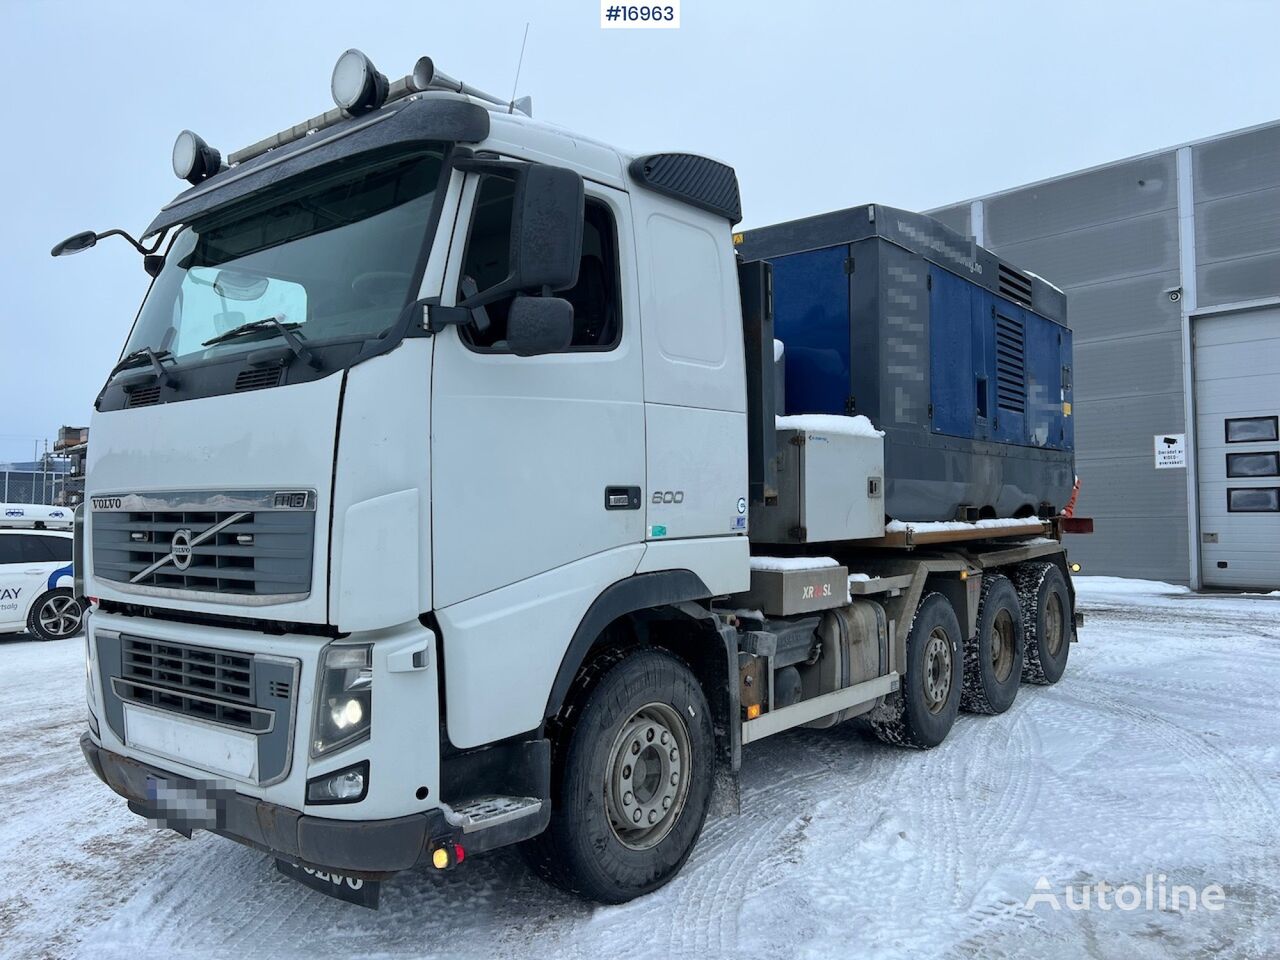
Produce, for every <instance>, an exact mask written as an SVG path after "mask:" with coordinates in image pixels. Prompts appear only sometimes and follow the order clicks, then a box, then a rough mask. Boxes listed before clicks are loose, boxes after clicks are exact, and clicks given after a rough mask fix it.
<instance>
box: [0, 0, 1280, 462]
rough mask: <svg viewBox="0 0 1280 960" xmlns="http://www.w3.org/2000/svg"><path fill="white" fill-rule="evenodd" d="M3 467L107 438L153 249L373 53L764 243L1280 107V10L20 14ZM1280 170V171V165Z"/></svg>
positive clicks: (161, 8) (223, 3) (9, 129)
mask: <svg viewBox="0 0 1280 960" xmlns="http://www.w3.org/2000/svg"><path fill="white" fill-rule="evenodd" d="M0 10H2V11H3V14H2V17H0V20H2V22H0V35H2V36H4V37H5V38H6V41H7V42H6V44H5V53H4V57H3V58H0V81H2V82H0V91H3V95H4V96H5V97H7V98H8V99H9V102H8V103H6V104H5V105H4V109H5V114H6V116H5V121H4V126H5V132H4V133H3V136H2V140H0V165H2V166H0V173H2V174H3V177H2V180H0V182H2V184H3V196H4V207H3V213H2V214H0V271H3V273H2V275H3V279H4V293H3V296H2V297H0V320H2V322H3V328H4V338H3V346H2V347H0V373H2V378H0V461H2V460H8V459H18V458H26V457H28V456H29V455H30V451H31V449H32V441H33V440H34V439H37V438H43V437H49V438H50V440H51V441H52V438H53V437H54V435H55V434H56V432H57V429H58V427H59V426H60V425H62V424H64V423H70V424H85V423H87V422H88V421H89V415H90V411H91V405H92V403H93V398H94V396H95V395H96V394H97V391H98V389H99V388H100V387H101V385H102V381H103V378H104V376H105V374H106V372H107V370H108V369H109V368H110V367H111V365H112V364H113V363H114V361H115V360H116V358H117V357H118V355H119V352H120V348H121V346H122V344H123V342H124V339H125V336H126V334H127V332H128V329H129V326H130V324H131V323H132V321H133V317H134V314H135V312H136V309H137V306H138V303H139V301H140V299H141V297H142V295H143V293H144V292H145V290H146V281H147V278H146V275H145V274H144V273H143V272H142V268H141V263H140V261H139V258H138V256H137V255H136V254H135V253H134V252H133V250H132V249H131V248H129V247H128V246H127V245H126V244H125V243H122V242H120V241H119V240H109V241H106V242H104V243H103V244H102V245H101V246H99V247H98V248H96V249H94V250H90V251H87V252H85V253H82V254H79V255H78V256H76V257H74V258H67V259H59V260H53V259H52V258H50V257H49V254H48V251H49V248H50V247H51V246H52V245H53V244H54V243H55V242H57V241H58V240H60V239H62V238H63V237H64V236H66V235H68V234H71V233H74V232H77V231H79V230H83V229H86V228H91V229H95V230H105V229H107V228H109V227H123V228H125V229H128V230H130V231H137V230H140V229H142V228H143V227H144V226H145V225H146V224H147V223H148V222H149V221H150V219H151V218H152V216H153V215H154V214H155V212H156V210H157V209H158V208H159V207H160V206H161V205H162V204H164V203H165V202H167V201H168V200H169V199H170V198H171V197H172V196H173V195H174V194H176V193H177V192H178V191H179V189H180V187H182V186H183V184H182V183H181V182H180V181H178V180H177V179H175V178H174V176H173V173H172V170H171V168H170V160H169V155H170V150H171V148H172V144H173V138H174V136H175V135H176V134H177V132H178V131H179V130H181V129H182V128H183V127H190V128H191V129H193V130H195V131H197V132H198V133H200V134H201V135H202V136H204V137H205V139H206V140H208V141H209V142H210V143H211V144H214V145H215V146H218V147H219V148H221V149H222V151H223V154H224V155H225V154H226V153H228V152H230V151H231V150H234V149H236V148H238V147H241V146H245V145H246V144H248V143H250V142H252V141H255V140H258V139H259V138H261V137H262V136H264V135H266V134H269V133H272V132H274V131H276V130H278V129H280V128H283V127H286V126H290V125H292V124H294V123H297V122H299V121H300V120H303V119H305V118H306V117H309V116H312V115H314V114H317V113H321V112H323V111H324V110H326V109H328V108H329V107H331V106H332V102H331V100H330V97H329V74H330V71H331V70H332V66H333V63H334V61H335V60H336V59H337V57H338V55H339V54H340V53H341V52H342V51H343V50H345V49H346V48H347V47H351V46H354V47H359V48H360V49H362V50H364V51H365V52H366V53H367V54H369V56H370V57H372V58H373V60H374V62H375V63H376V64H377V65H378V66H379V68H380V69H381V70H382V71H383V72H384V73H386V74H387V75H388V76H389V77H392V78H395V77H398V76H401V75H403V74H404V73H406V72H407V71H408V70H409V68H410V66H411V65H412V63H413V61H414V60H415V59H416V58H417V57H418V56H420V55H422V54H429V55H430V56H432V57H433V58H434V59H435V60H436V63H437V64H438V65H439V68H440V69H441V70H443V71H445V72H447V73H449V74H452V75H453V76H455V77H459V78H461V79H464V80H466V81H467V82H469V83H472V84H474V85H475V86H478V87H481V88H482V89H486V90H489V91H491V92H494V93H497V94H500V95H502V96H507V95H508V94H509V92H510V89H511V83H512V80H513V77H514V73H515V67H516V60H517V56H518V54H519V49H520V38H521V34H522V33H523V31H524V25H525V22H526V20H527V21H529V22H530V24H531V26H530V29H529V46H528V51H527V52H526V54H525V59H524V69H523V73H522V75H521V77H520V84H519V93H520V94H522V95H523V94H529V95H531V96H532V97H533V102H534V113H535V116H540V117H543V118H546V119H548V120H551V121H554V122H556V123H558V124H561V125H563V126H566V127H569V128H572V129H577V130H581V131H583V132H584V133H586V134H589V135H591V136H593V137H595V138H596V139H600V140H603V141H606V142H609V143H614V144H617V145H618V146H620V147H623V148H624V149H634V150H643V151H651V150H655V149H665V148H675V149H681V150H691V151H696V152H702V153H708V154H711V155H713V156H716V157H719V158H721V159H723V160H726V161H727V162H729V163H731V164H732V165H733V166H734V167H736V168H737V171H738V177H739V179H740V181H741V186H742V200H743V210H744V212H745V221H744V225H745V226H759V225H762V224H766V223H772V222H775V221H778V220H785V219H790V218H793V217H797V216H802V215H805V214H811V213H817V212H820V211H824V210H831V209H837V208H840V207H845V206H850V205H853V204H857V203H863V202H867V201H878V202H882V203H888V204H892V205H895V206H901V207H907V208H912V209H921V210H923V209H928V208H931V207H936V206H941V205H943V204H946V203H950V202H953V201H957V200H961V199H968V198H970V197H974V196H979V195H982V194H985V193H990V192H993V191H996V190H1001V189H1004V188H1007V187H1012V186H1016V185H1018V184H1021V183H1026V182H1028V181H1032V180H1038V179H1041V178H1044V177H1048V176H1052V175H1055V174H1059V173H1066V172H1069V171H1072V170H1076V169H1079V168H1081V167H1086V166H1090V165H1093V164H1097V163H1103V162H1106V161H1109V160H1114V159H1118V158H1120V157H1124V156H1128V155H1132V154H1136V153H1142V152H1145V151H1148V150H1152V149H1156V148H1159V147H1163V146H1169V145H1172V144H1176V143H1179V142H1181V141H1185V140H1190V139H1193V138H1197V137H1203V136H1208V135H1211V134H1215V133H1220V132H1223V131H1227V130H1231V129H1236V128H1239V127H1244V126H1249V125H1251V124H1255V123H1260V122H1263V121H1267V120H1273V119H1275V118H1276V117H1277V115H1280V101H1278V100H1277V99H1276V92H1277V90H1280V56H1278V55H1277V52H1276V44H1277V37H1278V36H1280V3H1277V2H1275V0H1217V2H1209V0H1206V2H1202V3H1185V2H1171V0H1165V2H1139V0H1107V2H1081V0H1069V2H1063V3H1044V2H1031V0H1023V2H1009V3H994V2H990V3H988V2H979V0H965V2H957V0H935V2H927V0H878V2H856V0H855V2H828V3H806V2H800V0H781V2H777V3H765V2H760V0H752V2H747V0H739V2H727V0H726V2H721V0H683V5H682V25H681V27H680V29H678V30H609V31H603V30H601V29H600V28H599V6H598V2H597V0H559V2H545V3H542V2H498V0H492V2H481V0H461V2H451V3H438V2H431V0H414V2H382V3H378V2H368V0H366V2H357V3H352V2H349V0H348V2H343V3H328V2H322V0H308V2H305V3H284V2H277V0H272V2H266V0H257V2H235V0H219V2H217V3H200V4H196V3H191V2H173V0H169V2H164V3H152V2H143V0H130V2H128V3H122V2H110V0H66V2H54V0H43V2H37V0H0ZM1277 162H1280V159H1277Z"/></svg>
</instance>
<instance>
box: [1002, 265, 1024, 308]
mask: <svg viewBox="0 0 1280 960" xmlns="http://www.w3.org/2000/svg"><path fill="white" fill-rule="evenodd" d="M997 273H998V274H999V284H998V285H999V288H1000V295H1001V296H1004V297H1008V298H1009V299H1010V300H1014V301H1017V302H1018V303H1025V304H1026V305H1027V306H1031V278H1030V277H1028V276H1027V275H1026V274H1025V273H1022V272H1021V271H1020V270H1015V269H1013V268H1012V267H1008V266H1005V265H1004V264H1003V263H1002V264H1000V268H999V270H998V271H997Z"/></svg>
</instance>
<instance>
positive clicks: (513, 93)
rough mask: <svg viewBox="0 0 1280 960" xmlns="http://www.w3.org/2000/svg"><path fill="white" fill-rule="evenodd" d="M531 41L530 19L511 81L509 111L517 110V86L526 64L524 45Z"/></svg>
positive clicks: (525, 24)
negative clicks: (513, 77)
mask: <svg viewBox="0 0 1280 960" xmlns="http://www.w3.org/2000/svg"><path fill="white" fill-rule="evenodd" d="M528 42H529V21H528V20H526V21H525V22H524V39H523V40H521V41H520V59H519V60H518V61H516V78H515V79H514V80H512V81H511V104H510V105H509V106H508V107H507V113H515V112H516V87H517V86H518V85H519V83H520V68H521V67H523V66H524V47H525V44H527V43H528Z"/></svg>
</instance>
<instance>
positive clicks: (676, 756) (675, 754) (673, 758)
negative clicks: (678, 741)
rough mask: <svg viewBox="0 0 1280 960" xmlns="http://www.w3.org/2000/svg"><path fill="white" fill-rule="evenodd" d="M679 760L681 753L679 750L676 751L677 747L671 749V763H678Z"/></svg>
mask: <svg viewBox="0 0 1280 960" xmlns="http://www.w3.org/2000/svg"><path fill="white" fill-rule="evenodd" d="M679 759H680V752H679V751H678V750H676V748H675V747H672V748H671V762H672V763H675V762H676V761H677V760H679Z"/></svg>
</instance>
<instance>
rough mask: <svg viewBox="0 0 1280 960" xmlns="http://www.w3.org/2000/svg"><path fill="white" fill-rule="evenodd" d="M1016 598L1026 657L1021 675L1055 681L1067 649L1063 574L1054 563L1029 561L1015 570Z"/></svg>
mask: <svg viewBox="0 0 1280 960" xmlns="http://www.w3.org/2000/svg"><path fill="white" fill-rule="evenodd" d="M1017 581H1018V598H1019V600H1020V601H1021V605H1022V630H1023V633H1024V635H1025V638H1026V657H1025V659H1024V661H1023V666H1022V679H1023V680H1026V681H1027V682H1028V683H1041V684H1049V683H1057V682H1058V681H1059V680H1061V679H1062V674H1063V673H1064V672H1065V671H1066V669H1067V654H1068V653H1069V652H1070V649H1071V624H1072V612H1071V596H1070V594H1069V593H1068V592H1067V578H1066V577H1064V576H1063V575H1062V571H1061V570H1059V569H1058V567H1057V565H1056V564H1052V563H1029V564H1025V565H1024V566H1022V567H1021V568H1019V570H1018V576H1017Z"/></svg>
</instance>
